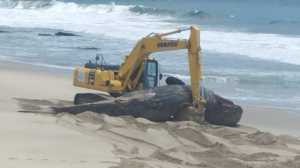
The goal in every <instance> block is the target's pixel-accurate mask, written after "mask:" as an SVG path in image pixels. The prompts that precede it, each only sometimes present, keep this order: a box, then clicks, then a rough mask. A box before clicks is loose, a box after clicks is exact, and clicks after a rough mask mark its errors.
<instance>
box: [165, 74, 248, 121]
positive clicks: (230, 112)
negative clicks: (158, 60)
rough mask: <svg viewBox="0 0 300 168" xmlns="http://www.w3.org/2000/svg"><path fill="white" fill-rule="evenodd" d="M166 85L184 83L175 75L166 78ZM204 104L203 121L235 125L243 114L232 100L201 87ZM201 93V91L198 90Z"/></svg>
mask: <svg viewBox="0 0 300 168" xmlns="http://www.w3.org/2000/svg"><path fill="white" fill-rule="evenodd" d="M166 83H167V84H168V85H185V83H184V82H183V81H181V80H180V79H178V78H175V77H168V78H167V79H166ZM203 92H204V99H205V100H206V104H205V108H206V111H205V121H207V122H209V123H210V124H215V125H227V126H233V125H236V124H237V123H238V122H239V121H240V119H241V117H242V114H243V109H242V108H241V107H240V106H238V105H235V104H234V103H233V102H232V101H230V100H228V99H225V98H223V97H221V96H219V95H217V94H215V93H214V92H213V91H211V90H208V89H206V88H203ZM200 95H202V91H200Z"/></svg>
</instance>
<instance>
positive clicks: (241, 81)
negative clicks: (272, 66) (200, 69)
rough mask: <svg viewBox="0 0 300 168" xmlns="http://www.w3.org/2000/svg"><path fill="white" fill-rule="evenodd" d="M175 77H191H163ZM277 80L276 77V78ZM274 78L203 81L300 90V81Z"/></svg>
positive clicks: (185, 76) (186, 78)
mask: <svg viewBox="0 0 300 168" xmlns="http://www.w3.org/2000/svg"><path fill="white" fill-rule="evenodd" d="M169 76H173V77H176V78H179V79H181V80H184V81H189V79H190V77H189V76H187V75H180V74H172V73H163V77H169ZM274 78H275V77H274ZM274 78H273V77H267V78H266V77H262V78H259V77H249V78H246V77H228V76H227V77H226V76H225V77H224V76H203V80H204V81H207V82H214V83H235V84H249V85H268V86H272V85H279V86H282V87H296V88H300V80H294V79H290V80H288V79H285V80H274Z"/></svg>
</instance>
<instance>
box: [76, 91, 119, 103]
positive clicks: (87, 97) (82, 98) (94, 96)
mask: <svg viewBox="0 0 300 168" xmlns="http://www.w3.org/2000/svg"><path fill="white" fill-rule="evenodd" d="M112 98H113V97H111V96H109V95H106V94H101V93H77V94H76V95H75V97H74V104H75V105H81V104H87V103H94V102H98V101H102V100H110V99H112Z"/></svg>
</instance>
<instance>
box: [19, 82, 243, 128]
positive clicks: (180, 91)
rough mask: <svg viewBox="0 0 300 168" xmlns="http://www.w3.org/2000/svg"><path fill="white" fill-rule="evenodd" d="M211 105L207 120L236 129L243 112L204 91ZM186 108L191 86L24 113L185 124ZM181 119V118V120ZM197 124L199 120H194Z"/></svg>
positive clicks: (171, 86) (210, 92)
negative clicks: (90, 114) (127, 117)
mask: <svg viewBox="0 0 300 168" xmlns="http://www.w3.org/2000/svg"><path fill="white" fill-rule="evenodd" d="M204 98H205V99H206V101H207V103H206V105H205V108H206V111H205V116H204V119H205V121H207V122H208V123H211V124H216V125H227V126H233V125H236V124H237V123H238V122H239V120H240V118H241V116H242V112H243V110H242V108H241V107H240V106H238V105H235V104H233V103H232V102H231V101H229V100H227V99H224V98H222V97H220V96H218V95H217V94H215V93H214V92H212V91H210V90H208V89H205V88H204ZM185 104H192V92H191V89H190V86H188V85H166V86H160V87H155V88H148V89H144V90H139V91H135V92H131V93H127V94H124V95H123V96H120V97H117V98H107V100H102V101H98V102H93V103H88V104H82V105H75V106H69V107H49V108H45V109H42V110H37V111H20V112H30V113H31V112H33V113H50V114H56V113H61V112H67V113H70V114H78V113H82V112H84V111H93V112H96V113H105V114H107V115H110V116H122V115H130V116H133V117H142V118H146V119H148V120H151V121H156V122H163V121H169V120H185V119H182V118H180V115H178V114H180V113H182V110H183V107H185V106H184V105H185ZM178 116H179V117H178ZM194 121H196V122H197V120H194Z"/></svg>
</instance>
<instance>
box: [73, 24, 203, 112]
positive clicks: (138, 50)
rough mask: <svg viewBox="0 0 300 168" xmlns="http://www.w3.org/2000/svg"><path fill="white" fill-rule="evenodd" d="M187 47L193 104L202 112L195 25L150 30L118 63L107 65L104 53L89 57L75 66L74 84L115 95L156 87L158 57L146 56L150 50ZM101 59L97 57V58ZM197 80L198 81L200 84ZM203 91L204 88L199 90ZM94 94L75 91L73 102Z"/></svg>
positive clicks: (92, 96)
mask: <svg viewBox="0 0 300 168" xmlns="http://www.w3.org/2000/svg"><path fill="white" fill-rule="evenodd" d="M187 30H190V37H189V39H168V38H165V36H168V35H172V34H175V33H180V32H182V31H187ZM179 49H187V55H188V61H189V71H190V80H191V90H192V95H193V105H194V107H195V110H196V112H197V113H203V112H204V104H205V100H204V98H203V96H200V92H199V89H200V87H201V89H203V86H202V70H201V55H200V30H199V28H198V27H197V26H190V27H189V28H187V29H178V30H175V31H171V32H167V33H151V34H149V35H148V36H146V37H144V38H142V39H140V40H139V41H138V42H137V43H136V45H135V46H134V48H133V50H132V51H131V53H130V54H129V55H126V56H125V60H124V62H123V63H122V64H121V65H107V64H106V63H105V60H104V57H103V56H102V55H100V54H97V55H96V61H95V63H92V62H91V61H89V62H88V63H86V64H85V66H84V67H75V70H74V76H73V85H74V86H77V87H82V88H88V89H93V90H99V91H103V92H107V93H109V94H110V95H111V96H114V97H117V96H120V95H122V94H125V93H129V92H134V91H136V90H141V89H145V88H149V87H156V86H157V84H158V81H159V80H161V79H162V75H161V74H160V73H159V66H158V61H157V60H156V59H155V58H152V57H149V55H150V54H151V53H153V52H162V51H170V50H179ZM99 60H100V61H99ZM199 81H200V83H201V85H200V87H199V84H200V83H199ZM202 93H203V92H202ZM93 99H97V95H96V94H92V93H78V94H76V96H75V98H74V103H75V104H82V103H88V102H93Z"/></svg>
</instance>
